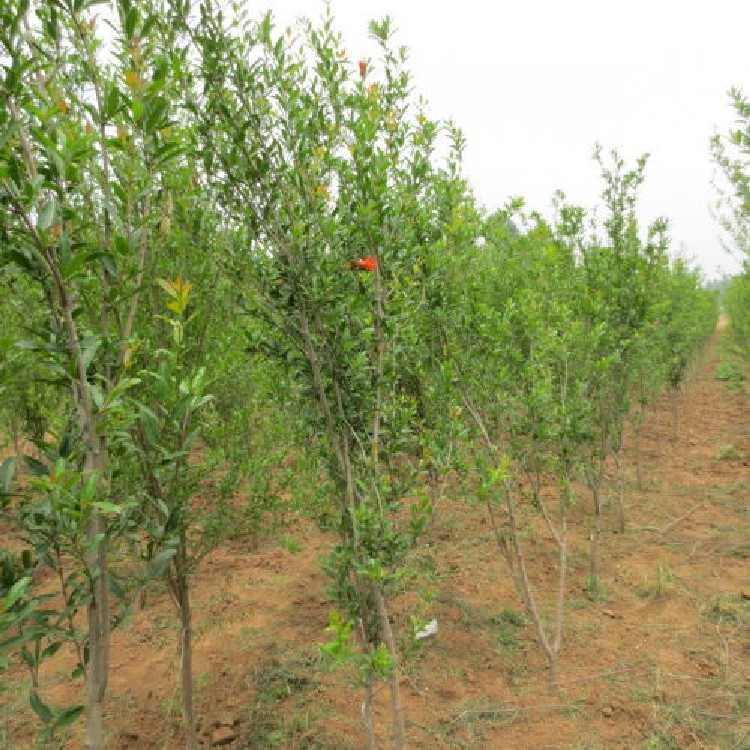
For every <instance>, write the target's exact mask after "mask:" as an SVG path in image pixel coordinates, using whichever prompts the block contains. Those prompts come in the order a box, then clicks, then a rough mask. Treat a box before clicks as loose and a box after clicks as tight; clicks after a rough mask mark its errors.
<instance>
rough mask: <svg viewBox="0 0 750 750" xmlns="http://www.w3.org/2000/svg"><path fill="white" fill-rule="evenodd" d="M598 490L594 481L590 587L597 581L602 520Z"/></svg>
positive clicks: (592, 492) (597, 485)
mask: <svg viewBox="0 0 750 750" xmlns="http://www.w3.org/2000/svg"><path fill="white" fill-rule="evenodd" d="M599 490H600V488H599V483H598V482H597V481H594V482H593V483H592V485H591V494H592V496H593V500H594V519H593V525H592V528H591V540H590V545H589V578H590V580H591V585H592V586H595V585H596V584H597V583H598V581H599V532H600V530H601V518H602V504H601V500H600V496H599Z"/></svg>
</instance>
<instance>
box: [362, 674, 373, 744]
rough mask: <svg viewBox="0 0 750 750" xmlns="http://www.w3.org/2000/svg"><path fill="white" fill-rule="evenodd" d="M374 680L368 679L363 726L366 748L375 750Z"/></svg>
mask: <svg viewBox="0 0 750 750" xmlns="http://www.w3.org/2000/svg"><path fill="white" fill-rule="evenodd" d="M372 697H373V692H372V679H371V678H368V680H367V684H366V685H365V699H364V700H363V701H362V725H363V726H364V730H365V747H366V748H367V750H375V731H374V730H373V726H372Z"/></svg>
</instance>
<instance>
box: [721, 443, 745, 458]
mask: <svg viewBox="0 0 750 750" xmlns="http://www.w3.org/2000/svg"><path fill="white" fill-rule="evenodd" d="M740 458H742V454H741V453H740V451H739V449H738V448H737V446H736V445H732V443H727V444H726V445H722V446H721V447H720V448H719V450H718V452H717V454H716V460H717V461H737V460H738V459H740Z"/></svg>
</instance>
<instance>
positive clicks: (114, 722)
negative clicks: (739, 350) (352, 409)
mask: <svg viewBox="0 0 750 750" xmlns="http://www.w3.org/2000/svg"><path fill="white" fill-rule="evenodd" d="M719 360H720V339H719V338H717V339H715V340H714V341H713V342H712V344H711V346H710V347H709V349H708V350H707V352H706V354H705V356H704V357H703V359H702V361H701V362H700V363H699V365H698V366H697V367H696V369H695V372H694V373H693V375H692V376H691V379H690V382H689V384H688V387H687V389H686V391H685V393H684V394H682V396H681V397H680V398H679V404H678V415H679V421H678V428H677V431H676V434H673V426H672V403H671V400H670V399H669V398H668V397H664V398H662V399H660V400H659V402H658V403H657V404H656V405H655V407H654V408H653V409H652V410H651V411H650V412H649V415H648V418H647V421H646V423H645V429H644V441H643V451H642V458H643V474H644V477H645V487H644V489H643V490H642V491H638V490H637V489H636V488H635V479H634V472H633V471H632V468H631V469H630V470H629V473H628V484H627V490H628V492H627V501H628V507H629V527H628V531H627V532H626V533H625V534H624V535H617V534H615V533H613V531H612V530H611V529H613V528H614V518H612V519H611V524H610V526H609V527H608V528H609V530H608V532H607V533H606V535H605V538H604V540H603V566H602V567H603V571H602V572H603V579H604V581H605V582H606V595H605V597H604V600H603V601H600V602H597V603H594V602H591V601H589V599H588V598H587V597H586V595H585V593H584V590H583V586H584V581H585V575H586V571H587V558H586V548H587V538H586V529H587V525H586V521H585V518H586V515H585V508H586V503H587V502H588V499H587V498H586V497H585V495H581V497H580V498H579V501H578V505H577V506H576V508H575V509H574V513H573V516H574V517H573V528H572V536H573V544H572V554H571V575H570V588H569V591H568V609H567V613H566V624H565V645H564V650H563V656H562V684H563V690H562V695H560V696H555V697H550V696H549V695H547V692H546V674H545V663H544V660H543V658H542V656H541V653H540V650H539V648H538V647H537V646H536V644H535V642H534V639H533V633H532V630H531V628H530V627H529V626H528V624H527V623H525V621H524V618H523V617H522V616H521V614H520V612H521V606H520V603H519V600H518V597H517V596H516V594H515V592H514V590H513V588H512V585H511V582H510V580H509V576H508V574H507V571H506V569H505V567H504V566H503V564H502V563H501V562H500V560H499V558H498V555H497V553H496V551H495V547H494V542H493V537H492V533H491V530H490V528H489V525H488V522H487V519H486V518H485V515H484V512H483V510H482V508H481V507H480V506H476V505H468V504H467V503H466V502H465V501H463V500H462V499H461V491H460V489H459V488H455V491H454V492H453V495H454V498H453V499H451V500H449V501H446V502H445V504H444V505H443V506H442V507H441V510H440V515H439V517H438V518H437V521H436V524H435V526H434V528H433V530H432V532H431V536H430V539H429V540H428V542H427V543H426V544H425V545H424V547H423V548H422V549H421V550H420V552H419V554H418V556H417V559H416V560H415V568H416V569H417V570H418V571H419V575H420V593H421V599H420V598H419V597H417V596H412V597H410V598H409V601H408V602H406V601H404V602H402V604H403V605H406V604H408V605H409V607H410V611H413V610H414V607H415V606H419V603H420V601H421V602H422V603H423V606H424V613H425V615H426V616H427V617H429V618H432V617H436V618H437V619H438V621H439V626H440V632H439V634H438V635H437V636H436V637H434V638H432V639H430V640H429V641H428V642H426V643H425V646H424V648H423V650H422V652H421V653H420V654H419V655H417V656H416V657H415V658H414V659H413V660H412V661H411V662H410V664H409V667H408V670H407V675H406V676H405V678H404V683H403V687H404V694H405V695H404V698H405V704H406V713H407V717H408V719H409V737H410V747H411V748H501V749H505V748H507V749H508V750H516V749H520V750H523V749H525V748H528V749H529V750H541V749H542V748H575V749H577V750H584V748H586V749H588V750H593V749H594V748H650V749H651V750H661V749H662V748H663V749H664V750H667V749H672V748H722V749H723V748H736V749H737V750H739V749H740V748H744V750H747V748H749V747H750V719H748V717H750V473H749V472H750V469H749V468H748V458H749V457H750V404H749V403H748V395H747V389H746V388H745V387H744V386H743V385H742V384H741V383H740V384H739V387H735V388H734V389H730V388H728V387H727V385H731V382H730V383H727V382H724V381H719V380H717V379H716V377H715V374H716V370H717V366H718V365H719ZM633 461H634V456H633V451H632V450H630V451H628V463H629V466H631V467H632V464H633ZM608 521H609V519H608ZM285 533H286V535H287V537H293V538H294V539H295V540H296V543H295V544H291V543H288V542H287V543H286V545H285V547H282V546H281V545H279V544H278V542H277V541H275V540H268V541H266V542H265V543H264V544H263V545H262V547H261V549H260V550H259V551H256V552H249V551H247V548H246V545H245V544H244V543H243V542H242V541H241V540H238V541H235V542H234V543H233V544H232V545H231V546H230V547H229V548H224V549H222V550H220V551H217V552H215V553H214V554H212V555H211V556H210V557H209V558H208V559H207V560H206V561H205V563H204V564H203V566H202V567H201V569H200V571H199V573H198V576H197V581H196V583H197V585H196V592H195V611H196V615H195V621H196V630H197V633H196V647H195V658H194V663H195V665H196V699H197V704H198V707H199V708H198V714H199V715H200V716H201V723H200V733H201V738H202V741H203V742H204V743H205V747H210V746H212V745H213V746H216V747H220V746H224V747H233V748H253V749H256V748H257V749H258V750H266V748H288V749H289V750H297V749H299V750H302V749H303V748H308V749H312V748H318V749H319V750H335V749H336V748H339V749H341V750H343V749H344V748H360V747H362V746H363V745H362V741H361V731H360V725H359V705H360V701H361V693H360V691H359V689H358V688H357V687H356V685H354V684H353V679H354V677H355V675H354V674H352V673H348V672H346V671H345V670H339V671H337V672H331V671H329V670H327V669H326V668H325V666H324V665H323V664H322V662H321V660H320V658H319V656H318V653H319V652H318V644H319V643H321V642H322V641H323V640H325V633H324V628H325V626H326V623H327V618H328V611H329V608H330V605H329V602H328V600H327V598H326V596H325V593H324V589H325V585H326V578H325V577H324V575H323V574H322V573H321V572H320V559H319V558H320V556H321V554H322V553H323V552H324V551H325V550H326V549H327V548H328V547H329V545H330V543H331V539H330V537H326V536H325V535H323V534H321V533H319V532H318V531H317V530H316V529H315V528H314V527H313V526H312V524H310V523H307V522H304V523H302V522H300V523H297V524H296V525H295V526H294V527H292V528H290V529H287V530H286V532H285ZM530 546H532V547H533V550H534V555H533V557H534V562H533V565H532V575H533V577H534V580H535V581H537V583H538V584H539V586H540V591H541V592H545V591H550V590H551V588H550V587H551V586H552V581H553V575H554V572H553V569H552V565H551V561H552V557H551V554H550V549H549V548H548V547H547V546H546V545H545V544H544V540H540V541H539V542H538V543H536V545H531V543H530ZM298 547H299V551H295V550H297V548H298ZM113 646H114V652H113V660H112V661H113V668H112V678H111V682H110V685H111V688H110V700H109V715H108V718H107V725H108V727H109V731H110V747H111V748H169V749H171V748H179V747H180V746H181V740H180V729H179V727H180V719H179V707H178V701H177V694H176V684H177V677H178V676H177V671H176V658H175V650H176V626H175V618H174V614H173V612H172V610H171V608H170V605H169V602H168V600H167V598H166V596H165V595H164V593H163V592H160V591H158V590H157V591H154V592H152V593H151V595H150V599H149V602H148V604H147V608H146V609H145V610H144V611H140V612H137V613H135V615H134V616H133V617H132V619H131V620H130V621H129V622H128V623H127V624H126V625H125V626H124V627H123V628H122V629H120V630H119V631H118V632H117V633H116V635H115V638H114V644H113ZM50 664H51V666H52V669H51V670H48V671H47V672H46V673H45V675H44V683H45V688H44V689H45V694H46V695H48V696H49V697H50V698H51V699H52V700H53V701H60V702H61V703H62V702H70V701H72V700H74V694H73V693H72V690H71V687H70V685H69V684H68V676H67V675H68V674H69V672H68V670H67V666H68V665H64V664H63V663H61V661H60V660H59V659H58V660H52V662H50ZM10 677H11V680H12V679H13V678H18V679H19V680H20V678H21V677H22V673H21V672H20V671H17V672H14V673H13V674H11V675H10ZM3 689H4V691H5V692H4V693H2V694H0V704H4V706H3V707H2V708H0V726H3V725H5V730H0V740H2V739H4V741H5V745H4V747H7V748H12V749H13V750H18V749H19V748H25V747H31V746H32V744H31V741H30V736H31V735H30V731H31V722H30V721H29V719H30V714H29V712H28V709H26V708H25V705H26V703H25V700H26V699H25V697H24V696H23V695H22V691H19V692H15V691H14V690H13V688H12V686H7V685H6V687H4V688H3ZM376 702H377V714H378V723H379V725H380V727H381V729H382V733H381V743H382V747H388V746H389V744H388V742H387V741H386V739H385V734H384V733H385V727H386V726H387V719H386V717H387V713H386V707H387V696H386V693H385V691H381V692H380V693H379V694H378V696H377V700H376ZM3 731H4V732H5V734H4V735H3ZM76 731H77V730H74V732H73V735H72V736H71V739H70V741H69V742H68V744H67V745H66V747H71V748H74V747H80V742H79V740H78V739H77V738H78V737H79V735H77V734H76ZM220 743H223V744H220ZM0 746H3V745H2V741H0ZM379 746H380V745H379Z"/></svg>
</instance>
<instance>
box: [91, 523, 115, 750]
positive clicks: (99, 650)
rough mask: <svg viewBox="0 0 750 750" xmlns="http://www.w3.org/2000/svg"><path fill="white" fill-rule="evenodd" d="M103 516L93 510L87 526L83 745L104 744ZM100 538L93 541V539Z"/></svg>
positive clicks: (106, 590)
mask: <svg viewBox="0 0 750 750" xmlns="http://www.w3.org/2000/svg"><path fill="white" fill-rule="evenodd" d="M106 531H107V529H106V523H105V521H104V518H103V517H102V516H101V515H100V514H99V513H96V512H94V513H93V515H92V517H91V521H90V522H89V529H88V542H89V544H90V545H93V548H92V550H91V551H90V553H89V555H88V560H87V564H88V568H89V575H90V576H91V578H92V581H91V589H92V590H91V602H90V603H89V606H88V628H89V661H88V665H87V671H86V688H87V694H88V718H87V727H86V747H87V748H89V750H101V748H102V747H104V723H103V722H104V696H105V694H106V692H107V676H108V673H109V633H110V624H109V572H108V570H107V539H106ZM97 538H99V539H100V541H99V542H98V544H97V543H96V539H97Z"/></svg>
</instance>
